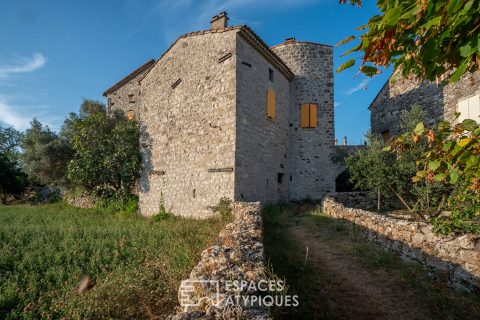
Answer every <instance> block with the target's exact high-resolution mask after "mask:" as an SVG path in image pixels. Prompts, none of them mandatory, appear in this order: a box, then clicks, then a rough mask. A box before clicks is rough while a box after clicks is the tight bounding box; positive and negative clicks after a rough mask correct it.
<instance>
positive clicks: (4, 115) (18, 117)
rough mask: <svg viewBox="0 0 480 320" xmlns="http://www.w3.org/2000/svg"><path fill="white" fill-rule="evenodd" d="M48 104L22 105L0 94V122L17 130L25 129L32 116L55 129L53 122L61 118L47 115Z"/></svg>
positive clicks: (56, 127)
mask: <svg viewBox="0 0 480 320" xmlns="http://www.w3.org/2000/svg"><path fill="white" fill-rule="evenodd" d="M49 109H50V106H47V105H22V104H17V103H12V99H11V98H9V97H7V96H5V95H0V122H3V123H5V124H7V125H10V126H13V127H14V128H15V129H17V130H25V129H27V128H28V127H29V126H30V121H32V119H33V118H34V117H36V118H38V119H39V120H40V121H41V122H42V123H43V124H46V125H48V126H49V127H50V128H52V129H54V130H57V129H58V126H57V125H55V123H58V121H60V120H61V118H60V117H55V116H48V113H49Z"/></svg>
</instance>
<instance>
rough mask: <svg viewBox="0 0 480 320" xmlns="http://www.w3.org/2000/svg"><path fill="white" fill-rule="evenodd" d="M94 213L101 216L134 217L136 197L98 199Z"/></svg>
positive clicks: (136, 203)
mask: <svg viewBox="0 0 480 320" xmlns="http://www.w3.org/2000/svg"><path fill="white" fill-rule="evenodd" d="M95 212H97V213H101V214H120V215H134V214H136V213H137V212H138V197H137V196H133V195H128V196H122V197H120V196H118V195H116V196H113V197H110V198H99V199H97V202H96V204H95Z"/></svg>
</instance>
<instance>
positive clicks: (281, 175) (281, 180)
mask: <svg viewBox="0 0 480 320" xmlns="http://www.w3.org/2000/svg"><path fill="white" fill-rule="evenodd" d="M283 176H284V174H283V173H281V172H279V173H278V174H277V182H278V183H283Z"/></svg>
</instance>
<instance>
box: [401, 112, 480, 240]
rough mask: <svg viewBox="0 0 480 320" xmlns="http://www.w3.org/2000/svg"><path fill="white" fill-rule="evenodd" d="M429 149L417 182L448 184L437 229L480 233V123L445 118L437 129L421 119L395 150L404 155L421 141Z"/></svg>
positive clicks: (420, 161)
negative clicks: (446, 119) (452, 120)
mask: <svg viewBox="0 0 480 320" xmlns="http://www.w3.org/2000/svg"><path fill="white" fill-rule="evenodd" d="M422 143H423V144H425V143H426V144H428V149H427V151H426V152H424V153H423V154H422V156H421V157H420V158H419V159H418V161H417V165H418V170H417V172H416V174H415V176H413V178H412V181H413V182H415V183H422V182H429V183H440V184H443V185H449V186H450V187H451V188H452V191H451V192H450V193H449V194H448V198H446V201H447V203H446V205H445V206H446V207H447V208H448V209H449V210H450V211H444V212H442V213H441V214H438V215H437V216H434V217H433V219H432V222H433V223H434V225H435V227H436V228H437V231H440V232H444V233H450V232H453V231H466V232H480V125H479V124H478V123H477V122H475V121H474V120H471V119H466V120H464V121H463V122H461V123H458V124H450V123H449V122H446V121H442V122H440V123H439V124H438V126H437V127H436V128H434V129H431V130H429V129H426V128H425V126H424V124H423V123H422V122H420V123H418V125H417V126H416V128H415V129H414V130H413V132H407V133H405V134H404V135H402V136H400V137H398V138H397V139H395V141H394V142H393V144H392V147H393V150H394V151H395V152H396V153H397V154H398V155H399V156H401V155H402V154H403V153H404V152H408V150H411V149H412V148H415V147H416V145H418V144H422Z"/></svg>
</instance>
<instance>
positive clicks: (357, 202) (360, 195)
mask: <svg viewBox="0 0 480 320" xmlns="http://www.w3.org/2000/svg"><path fill="white" fill-rule="evenodd" d="M328 197H331V198H333V199H335V201H337V202H339V203H341V204H343V205H344V206H346V207H349V208H356V209H368V210H377V197H376V196H375V195H373V194H372V193H369V192H366V191H352V192H335V193H330V194H328ZM380 206H381V207H380V208H381V210H392V209H401V208H403V206H402V204H401V203H400V201H399V200H397V199H395V198H393V199H382V200H381V204H380Z"/></svg>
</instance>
